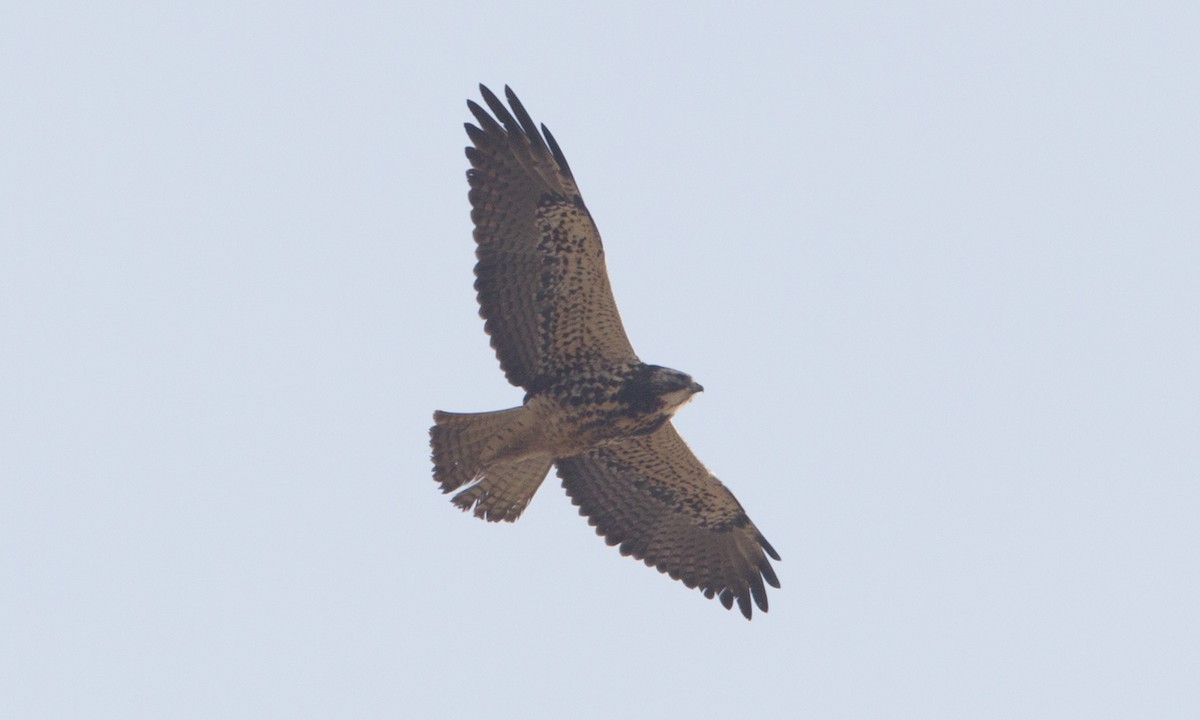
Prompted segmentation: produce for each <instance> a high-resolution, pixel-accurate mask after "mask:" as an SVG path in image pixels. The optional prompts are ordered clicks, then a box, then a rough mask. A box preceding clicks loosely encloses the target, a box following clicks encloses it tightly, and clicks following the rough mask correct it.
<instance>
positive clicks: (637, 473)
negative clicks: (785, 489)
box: [558, 422, 779, 619]
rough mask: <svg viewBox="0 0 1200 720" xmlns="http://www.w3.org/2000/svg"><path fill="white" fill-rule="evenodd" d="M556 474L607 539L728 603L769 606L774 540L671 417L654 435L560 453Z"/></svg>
mask: <svg viewBox="0 0 1200 720" xmlns="http://www.w3.org/2000/svg"><path fill="white" fill-rule="evenodd" d="M558 475H559V477H561V478H562V481H563V487H565V488H566V489H567V494H568V495H570V496H571V501H572V502H574V503H575V504H576V505H578V506H579V514H580V515H585V516H587V518H588V522H589V523H590V524H592V525H594V526H595V527H596V532H597V533H598V534H600V535H603V536H604V537H605V539H606V541H607V542H608V544H609V545H620V550H621V554H622V555H632V556H634V557H635V558H638V559H639V560H643V561H645V563H646V564H647V565H650V566H652V567H656V568H658V570H659V571H660V572H664V573H667V574H668V575H670V576H671V577H673V578H675V579H676V580H681V581H682V582H683V584H685V585H687V586H688V587H693V588H699V589H700V590H701V591H702V592H703V593H704V595H705V596H706V597H709V598H711V597H713V596H714V595H715V596H717V597H718V598H720V600H721V603H722V604H724V605H725V607H726V608H729V607H732V606H733V601H734V600H737V603H738V608H739V609H741V611H742V614H743V615H745V616H746V618H747V619H749V618H750V615H751V607H750V601H751V599H753V600H754V603H755V604H756V605H758V609H759V610H762V611H763V612H766V611H767V592H766V588H765V587H764V585H763V581H764V580H766V582H767V584H769V585H771V586H772V587H779V579H778V578H777V577H776V576H775V571H774V570H773V569H772V568H771V563H770V561H769V560H767V556H768V555H770V556H771V557H772V558H774V559H775V560H778V559H779V554H778V553H776V552H775V549H774V548H772V547H771V544H770V543H768V542H767V540H766V538H764V537H763V536H762V533H760V532H759V531H758V528H756V527H755V526H754V523H752V522H750V518H748V517H747V516H746V512H745V511H744V510H743V509H742V506H741V504H740V503H738V501H737V499H736V498H734V497H733V493H731V492H729V490H727V489H726V488H725V486H724V485H722V484H721V481H720V480H717V478H716V477H714V476H713V475H712V473H710V472H709V471H708V469H707V468H705V467H704V465H702V464H701V463H700V461H699V460H698V459H696V456H695V455H693V454H692V451H691V450H689V449H688V446H687V445H686V444H685V443H684V442H683V438H681V437H679V433H677V432H676V431H675V428H674V427H673V426H672V425H671V423H670V422H668V423H667V424H665V425H663V426H662V427H661V428H659V429H658V430H657V431H655V432H653V433H651V434H650V435H640V436H637V437H630V438H626V439H624V440H621V441H619V442H617V443H615V444H612V445H605V446H603V447H599V448H595V449H593V450H590V451H588V452H587V453H584V454H583V455H577V456H575V457H569V458H560V459H559V460H558Z"/></svg>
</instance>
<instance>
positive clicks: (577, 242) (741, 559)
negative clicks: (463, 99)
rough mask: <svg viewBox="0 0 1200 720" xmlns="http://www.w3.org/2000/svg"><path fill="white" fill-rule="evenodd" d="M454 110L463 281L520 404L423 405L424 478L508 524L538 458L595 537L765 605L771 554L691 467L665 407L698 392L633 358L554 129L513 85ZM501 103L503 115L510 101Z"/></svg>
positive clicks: (537, 475)
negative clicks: (461, 147) (429, 416)
mask: <svg viewBox="0 0 1200 720" xmlns="http://www.w3.org/2000/svg"><path fill="white" fill-rule="evenodd" d="M479 91H480V92H481V93H482V95H483V99H484V101H485V102H486V103H487V106H488V108H490V109H491V113H490V114H489V113H488V111H487V110H484V109H483V108H482V107H480V106H479V105H478V104H476V103H475V102H473V101H470V100H468V101H467V107H468V108H469V109H470V111H471V114H472V115H474V116H475V119H476V120H477V121H478V123H479V124H478V126H476V125H473V124H471V123H466V129H467V135H468V137H469V138H470V140H471V143H472V146H470V147H467V149H466V153H467V159H468V160H469V161H470V164H471V168H470V169H469V170H467V181H468V184H469V185H470V193H469V198H470V201H471V219H472V221H474V223H475V233H474V236H475V243H476V245H477V248H476V251H475V255H476V257H477V259H478V263H477V264H476V265H475V277H476V280H475V290H476V292H477V296H478V300H479V307H480V312H479V314H480V315H481V316H482V317H483V319H484V321H485V322H484V330H485V331H486V332H487V333H488V335H490V336H491V345H492V348H493V349H494V350H495V351H496V357H497V359H498V360H499V361H500V368H501V370H503V371H504V375H505V377H507V378H508V380H509V382H511V383H512V384H513V385H516V386H518V387H521V388H524V390H525V399H524V402H523V403H522V405H521V406H520V407H515V408H510V409H508V410H499V411H495V412H484V413H449V412H442V411H437V412H435V413H434V415H433V419H434V423H435V424H434V426H433V427H432V428H430V431H429V435H430V446H431V447H432V449H433V476H434V479H435V480H436V481H437V482H438V483H440V485H441V488H442V491H443V492H447V493H448V492H451V491H455V490H457V491H458V492H457V494H455V495H454V497H453V503H454V504H455V505H457V506H458V507H460V508H462V509H463V510H473V511H474V514H475V516H476V517H479V518H483V519H485V520H490V521H499V520H504V521H508V522H512V521H514V520H516V519H517V518H518V517H519V516H520V515H521V512H522V511H523V510H524V509H525V507H526V505H528V504H529V501H530V499H532V497H533V494H534V493H535V492H537V489H538V487H539V486H540V485H541V484H542V481H543V480H544V479H545V477H546V475H547V473H548V472H549V470H550V466H551V465H554V466H555V467H557V469H558V476H559V477H560V478H561V479H562V483H563V487H564V488H565V489H566V491H567V494H568V495H569V496H570V498H571V501H572V502H573V503H574V504H575V505H577V506H578V507H579V513H580V514H581V515H584V516H586V517H587V518H588V522H589V523H590V524H591V525H593V526H595V528H596V532H597V533H598V534H599V535H602V536H603V537H604V538H605V539H606V541H607V542H608V544H609V545H618V546H619V548H620V551H621V554H622V555H632V556H633V557H635V558H638V559H640V560H643V561H644V562H645V563H646V564H647V565H650V566H652V567H655V568H657V569H658V570H659V571H660V572H664V573H666V574H668V575H670V576H671V577H672V578H675V579H676V580H680V581H682V582H683V583H684V584H685V585H687V586H688V587H690V588H698V589H699V590H700V591H701V592H703V593H704V595H705V596H706V597H708V598H712V597H717V598H719V599H720V601H721V603H722V604H723V605H724V606H725V607H726V608H732V607H733V603H734V602H735V601H736V602H737V604H738V608H739V609H740V610H741V612H742V614H743V615H744V616H745V617H746V618H747V619H749V618H750V617H751V614H752V608H751V601H752V600H753V603H754V604H755V605H757V606H758V608H759V609H760V610H762V611H763V612H766V610H767V593H766V588H765V586H764V581H765V582H766V584H769V585H771V586H772V587H776V588H777V587H779V580H778V578H777V577H776V576H775V571H774V570H773V569H772V567H771V563H770V561H769V560H768V559H767V556H770V557H771V558H773V559H775V560H779V554H778V553H777V552H775V549H774V548H772V547H771V544H770V543H768V542H767V540H766V538H764V537H763V535H762V533H760V532H759V531H758V528H757V527H755V526H754V523H752V522H751V521H750V518H749V517H747V516H746V513H745V511H744V510H743V509H742V506H741V504H739V503H738V501H737V499H736V498H734V496H733V494H732V493H731V492H729V490H727V489H726V488H725V486H724V485H722V484H721V482H720V481H719V480H717V478H716V477H714V476H713V475H712V473H710V472H709V471H708V470H707V469H706V468H705V467H704V465H702V464H701V463H700V461H699V460H698V459H697V458H696V456H695V455H693V454H692V451H691V450H689V449H688V446H687V445H686V444H684V442H683V439H682V438H681V437H680V436H679V433H677V432H676V431H675V428H674V427H673V426H672V425H671V416H672V414H673V413H674V412H675V411H676V410H678V409H679V407H680V406H682V405H683V404H684V403H686V402H687V401H688V400H689V399H691V397H692V395H694V394H695V393H698V392H700V391H701V390H703V388H702V387H700V385H699V384H698V383H697V382H696V381H694V380H693V379H692V378H691V377H690V376H689V375H687V374H686V373H682V372H679V371H678V370H671V369H669V368H665V367H661V366H658V365H648V364H646V363H643V362H642V361H641V360H639V359H638V356H637V355H636V354H635V353H634V351H633V346H632V345H631V344H630V342H629V338H628V337H626V335H625V329H624V327H623V326H622V324H621V318H620V315H619V314H618V313H617V305H616V302H615V301H614V300H613V294H612V288H611V287H610V286H609V282H608V272H607V270H606V268H605V263H604V249H603V247H602V245H601V243H600V233H599V232H598V231H597V229H596V225H595V223H594V222H593V221H592V216H591V214H590V213H589V212H588V209H587V206H585V205H584V203H583V198H582V197H581V196H580V194H579V188H578V187H577V186H576V184H575V177H574V175H572V173H571V168H570V166H568V165H567V159H566V158H565V157H564V156H563V153H562V150H561V149H559V146H558V143H557V142H555V140H554V136H553V135H551V134H550V131H549V130H548V129H546V126H545V125H542V126H541V131H540V132H539V130H538V126H536V125H535V124H534V122H533V120H532V119H531V118H530V117H529V113H528V112H526V111H525V108H524V106H522V105H521V102H520V101H519V100H518V99H517V96H516V95H515V94H514V93H513V91H512V90H511V89H509V88H507V87H505V89H504V92H505V97H506V98H507V99H508V105H509V107H505V105H504V103H503V102H501V100H500V99H499V98H497V97H496V95H495V94H493V93H492V92H491V91H490V90H488V88H486V87H484V86H483V85H480V86H479ZM510 107H511V111H510V109H509V108H510Z"/></svg>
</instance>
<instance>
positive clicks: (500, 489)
mask: <svg viewBox="0 0 1200 720" xmlns="http://www.w3.org/2000/svg"><path fill="white" fill-rule="evenodd" d="M433 421H434V423H435V424H434V426H433V427H431V428H430V429H429V444H430V446H431V447H432V448H433V479H434V480H436V481H437V482H438V483H439V484H440V485H441V487H442V492H447V493H448V492H451V491H452V490H456V489H458V488H460V487H463V486H464V485H466V486H467V487H466V488H465V489H464V490H462V491H461V492H459V493H458V494H457V495H455V496H454V498H453V502H454V504H455V505H457V506H458V507H460V508H462V509H463V510H471V509H474V514H475V517H479V518H483V519H484V520H489V521H493V522H495V521H498V520H505V521H508V522H512V521H513V520H516V519H517V518H518V517H520V516H521V512H522V511H524V510H525V507H526V506H527V505H528V504H529V501H530V500H531V499H532V498H533V495H534V493H536V492H537V489H538V487H540V486H541V484H542V480H544V479H545V478H546V473H548V472H549V471H550V465H551V464H552V463H553V462H554V458H552V457H549V456H545V455H533V456H529V455H527V454H524V453H523V452H522V451H523V449H524V447H523V445H524V443H525V441H526V440H527V437H528V434H529V432H530V430H531V427H530V417H529V415H528V410H526V409H525V408H523V407H518V408H512V409H509V410H498V411H496V412H486V413H448V412H442V411H440V410H439V411H438V412H435V413H434V414H433ZM509 458H512V459H509Z"/></svg>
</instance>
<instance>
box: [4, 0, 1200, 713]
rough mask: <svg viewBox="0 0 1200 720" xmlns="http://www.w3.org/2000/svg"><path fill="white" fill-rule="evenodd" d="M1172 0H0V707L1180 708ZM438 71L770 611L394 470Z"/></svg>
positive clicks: (560, 523)
mask: <svg viewBox="0 0 1200 720" xmlns="http://www.w3.org/2000/svg"><path fill="white" fill-rule="evenodd" d="M785 5H788V6H790V9H784V7H785ZM1120 5H1125V6H1126V7H1125V8H1124V9H1122V8H1121V7H1120ZM1198 7H1200V6H1197V5H1196V4H1195V3H1190V2H1179V3H1167V2H1148V3H1124V4H1118V3H1092V2H1076V3H1056V2H1050V3H1046V2H1004V3H853V2H829V3H793V4H785V3H778V4H774V3H772V4H766V5H755V4H753V3H750V4H739V5H738V6H737V9H733V6H732V5H730V4H728V3H688V4H684V3H676V4H670V5H667V4H660V5H655V6H650V5H648V4H644V3H619V2H613V3H605V4H604V8H603V9H599V8H597V7H592V8H583V7H572V6H570V5H569V4H567V3H563V4H551V3H546V4H536V3H527V4H516V5H508V6H504V7H500V6H495V7H491V8H489V9H481V8H480V4H478V3H473V2H472V3H439V4H436V6H435V5H434V4H426V5H422V6H420V7H419V8H418V9H414V8H413V6H412V5H411V4H406V3H395V2H386V3H384V2H377V3H361V4H334V3H329V4H319V3H308V2H300V3H296V2H286V3H285V2H273V3H262V4H253V5H249V4H246V3H232V2H230V3H225V2H217V3H203V4H201V3H193V4H191V5H190V6H189V5H185V4H182V3H166V4H164V3H150V2H146V3H129V2H109V3H99V4H95V3H55V2H41V3H8V4H5V6H4V7H3V9H0V127H2V132H0V203H2V209H0V242H2V243H3V253H2V255H0V363H2V365H3V367H2V369H0V476H2V481H0V585H2V586H3V587H2V588H0V678H3V682H2V686H3V687H2V689H0V716H3V717H6V718H33V717H38V718H43V717H44V718H142V717H145V718H166V717H169V718H264V717H288V718H306V717H312V718H330V717H345V718H367V717H380V718H382V717H414V718H415V717H468V716H474V717H479V716H484V715H486V716H488V717H577V718H614V717H649V716H658V717H683V716H685V715H690V716H693V717H694V716H697V715H699V714H705V715H709V716H718V715H720V716H728V715H738V716H741V715H747V716H756V717H814V718H881V717H889V718H891V717H901V718H1014V717H1020V718H1056V719H1058V718H1089V719H1094V718H1129V717H1154V718H1194V717H1196V716H1197V714H1198V713H1200V683H1198V682H1197V678H1200V615H1198V613H1197V608H1198V607H1200V562H1198V557H1197V555H1198V553H1197V550H1198V549H1200V442H1198V441H1197V440H1198V438H1200V380H1198V371H1197V368H1198V367H1200V202H1198V201H1200V133H1198V132H1197V128H1200V73H1198V72H1197V70H1196V68H1198V67H1200V45H1198V43H1197V37H1200V9H1198ZM479 82H485V83H487V84H489V85H490V86H492V87H493V88H495V89H497V90H500V89H502V88H503V86H504V84H506V83H508V84H511V85H512V86H513V87H514V89H516V91H517V92H518V93H519V95H520V97H521V98H522V99H523V100H524V102H525V105H526V106H527V107H528V109H529V110H530V112H531V113H532V115H533V117H534V119H535V120H537V121H539V122H545V123H546V124H547V125H548V126H549V127H550V128H551V129H552V130H553V131H554V134H555V136H556V137H557V138H558V140H559V142H560V143H561V145H562V147H563V149H564V151H565V153H566V155H567V157H568V159H569V160H570V163H571V166H572V168H573V169H574V171H575V174H576V176H577V178H578V180H579V184H580V186H581V188H582V190H583V193H584V197H585V198H586V200H587V203H588V205H589V207H590V209H591V211H592V213H593V215H594V216H595V218H596V220H597V222H598V224H599V227H600V229H601V231H602V233H603V235H604V239H605V243H606V249H607V254H608V266H609V271H610V274H611V277H612V283H613V286H614V288H615V292H616V295H617V300H618V303H619V305H620V307H621V311H622V315H623V317H624V320H625V323H626V326H627V329H628V332H629V335H630V336H631V339H632V340H633V342H634V345H635V346H636V347H637V349H638V351H639V354H640V355H641V356H642V357H643V358H644V359H646V360H647V361H650V362H656V363H660V364H664V365H668V366H671V367H677V368H680V369H682V370H685V371H687V372H689V373H691V374H692V375H694V376H695V377H696V379H697V380H698V381H700V382H701V383H703V384H704V386H705V388H706V392H705V393H704V394H703V395H700V396H698V397H697V398H696V400H695V401H694V402H692V403H691V404H690V405H688V406H687V407H686V408H685V409H684V410H683V411H682V412H681V413H680V415H679V416H678V419H677V425H678V427H679V428H680V431H681V432H682V434H683V435H684V437H685V438H687V440H688V441H689V443H690V444H691V446H692V448H693V449H694V450H695V451H696V454H697V455H698V456H699V457H700V458H701V459H702V460H703V461H704V462H705V463H706V464H707V465H708V466H709V467H710V468H711V469H712V470H713V471H714V472H715V473H716V474H717V475H718V476H719V477H721V478H722V480H723V481H724V482H725V483H726V484H727V485H728V486H729V487H730V488H731V489H732V490H733V491H734V493H735V494H736V495H737V497H738V498H739V499H740V500H741V502H742V504H743V505H744V506H745V507H746V509H747V511H748V512H749V514H750V516H751V517H752V518H753V519H754V520H755V522H756V523H757V524H758V526H759V527H760V528H761V529H762V531H763V532H764V534H765V535H766V536H767V537H768V538H769V539H770V541H771V542H772V544H773V545H774V546H775V547H776V548H777V549H778V550H779V551H780V553H781V554H782V556H783V562H781V563H776V569H777V571H778V573H779V576H780V579H781V580H782V582H783V588H782V589H781V590H776V591H773V592H772V593H771V594H770V602H771V610H770V612H769V613H768V614H765V615H757V614H756V617H755V619H754V620H753V621H752V622H749V623H747V622H746V621H745V620H743V619H742V618H741V616H740V615H739V614H737V613H736V612H727V611H725V610H724V609H723V608H721V607H720V605H719V604H718V603H716V602H713V601H708V600H705V599H704V598H703V597H702V596H701V595H700V594H699V593H697V592H695V591H690V590H687V589H686V588H684V587H683V586H682V585H681V584H679V583H676V582H672V581H670V580H669V579H668V578H666V577H665V576H662V575H660V574H658V573H657V572H654V571H653V570H650V569H648V568H646V567H644V566H642V565H641V563H638V562H635V561H632V560H630V559H627V558H622V557H621V556H620V555H619V554H618V553H617V552H616V551H615V550H614V549H612V548H609V547H607V546H606V545H605V544H604V542H603V541H602V540H601V539H600V538H598V537H597V536H596V535H595V534H594V532H593V531H592V529H591V528H589V527H588V525H587V523H586V522H585V520H584V519H583V518H580V517H579V516H578V515H577V513H576V512H575V510H574V508H573V507H572V506H571V505H570V503H569V501H568V500H567V498H566V497H565V495H564V493H563V492H562V490H561V487H559V485H558V482H557V479H556V478H555V477H553V476H552V477H551V478H550V479H549V480H548V481H547V482H546V484H545V485H544V486H543V488H542V490H541V492H540V493H539V495H538V496H537V497H536V498H535V500H534V502H533V504H532V505H531V507H530V508H529V510H528V511H527V513H526V514H525V516H524V517H522V518H521V520H520V521H519V522H518V523H516V524H514V525H493V524H487V523H483V522H480V521H478V520H475V519H474V518H472V517H470V516H469V515H465V514H463V513H461V512H459V511H458V510H456V509H455V508H454V507H453V506H451V505H450V503H449V502H448V500H447V498H446V497H444V496H442V495H441V494H440V493H439V492H438V489H437V487H436V485H435V484H434V483H433V481H432V479H431V477H430V465H429V457H428V456H429V449H428V444H427V443H428V439H427V429H428V426H429V424H430V419H431V418H430V415H431V413H432V411H433V410H434V409H435V408H440V409H445V410H457V411H475V410H492V409H498V408H502V407H509V406H512V405H515V404H517V403H519V402H520V399H521V391H520V390H518V389H516V388H513V387H511V386H509V385H508V384H507V383H506V382H505V380H504V378H503V375H502V374H501V373H500V371H499V368H498V365H497V363H496V360H495V358H494V356H493V354H492V352H491V350H490V349H489V347H488V342H487V339H486V336H485V335H484V333H483V328H482V321H481V320H480V319H479V318H478V316H477V314H476V313H477V308H476V305H475V300H474V292H473V290H472V287H471V283H472V280H473V277H472V273H471V268H472V265H473V263H474V256H473V243H472V241H471V225H470V219H469V216H468V203H467V198H466V193H467V185H466V181H465V179H464V176H463V173H464V171H465V169H466V165H467V164H466V160H465V158H464V157H463V154H462V148H463V146H464V145H465V143H466V140H467V138H466V136H465V134H464V133H463V130H462V123H463V122H464V121H466V120H468V119H469V114H468V112H467V109H466V107H465V105H464V101H465V100H466V99H467V98H468V97H472V98H478V91H477V89H476V85H477V83H479Z"/></svg>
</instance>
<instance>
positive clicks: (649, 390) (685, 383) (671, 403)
mask: <svg viewBox="0 0 1200 720" xmlns="http://www.w3.org/2000/svg"><path fill="white" fill-rule="evenodd" d="M703 390H704V388H703V387H702V386H701V385H700V383H698V382H696V381H695V380H693V379H692V376H691V375H688V374H687V373H684V372H679V371H678V370H672V369H671V368H665V367H662V366H660V365H643V366H642V367H640V368H638V370H637V372H636V373H634V375H633V377H631V378H629V380H627V381H626V382H625V385H624V386H623V387H622V388H621V391H620V392H619V393H618V395H617V397H618V399H620V400H622V401H624V402H626V403H628V404H629V405H630V406H631V407H632V408H634V409H636V410H638V411H640V412H655V411H657V412H662V413H666V414H667V415H670V414H672V413H674V412H675V411H676V410H677V409H679V407H680V406H681V405H683V404H684V403H686V402H687V401H688V400H690V399H691V397H692V396H693V395H695V394H696V393H698V392H702V391H703Z"/></svg>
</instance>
